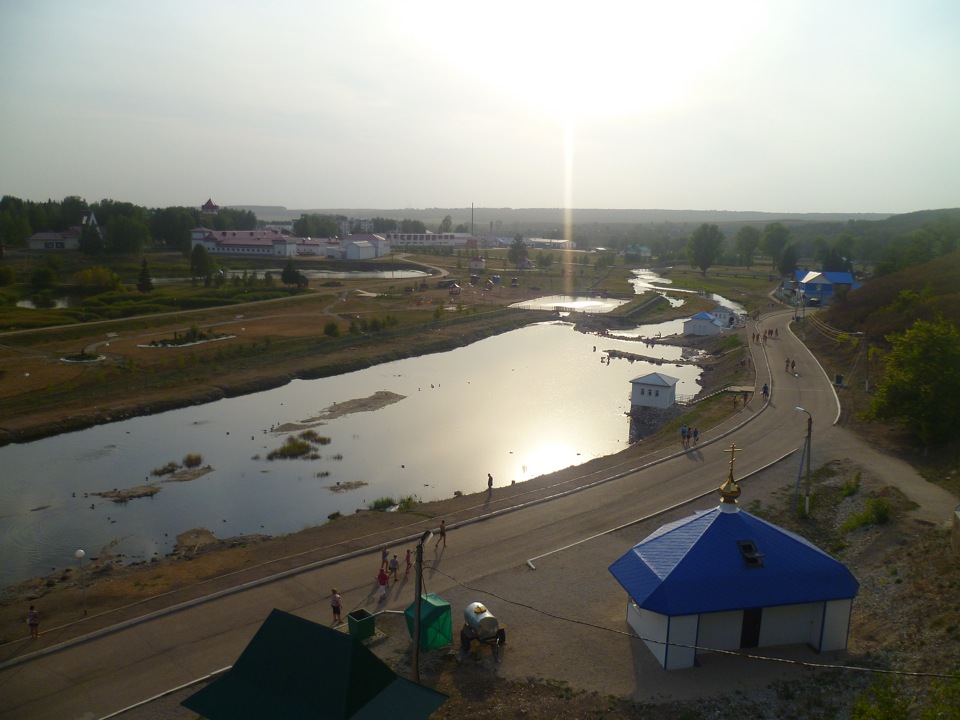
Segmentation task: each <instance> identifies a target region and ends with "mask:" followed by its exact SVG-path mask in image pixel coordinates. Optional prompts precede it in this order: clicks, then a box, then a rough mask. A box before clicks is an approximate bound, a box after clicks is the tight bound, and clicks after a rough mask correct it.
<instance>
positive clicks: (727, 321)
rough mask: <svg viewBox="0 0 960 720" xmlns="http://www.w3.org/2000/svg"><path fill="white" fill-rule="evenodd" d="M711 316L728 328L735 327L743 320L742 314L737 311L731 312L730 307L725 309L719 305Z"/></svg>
mask: <svg viewBox="0 0 960 720" xmlns="http://www.w3.org/2000/svg"><path fill="white" fill-rule="evenodd" d="M710 314H711V315H713V317H715V318H716V319H717V320H719V321H720V322H721V323H722V324H723V325H725V326H726V327H733V326H734V325H736V324H737V323H739V322H740V320H741V318H740V313H738V312H737V311H736V310H731V309H730V308H728V307H724V306H723V305H717V306H716V307H715V308H714V309H713V310H711V311H710Z"/></svg>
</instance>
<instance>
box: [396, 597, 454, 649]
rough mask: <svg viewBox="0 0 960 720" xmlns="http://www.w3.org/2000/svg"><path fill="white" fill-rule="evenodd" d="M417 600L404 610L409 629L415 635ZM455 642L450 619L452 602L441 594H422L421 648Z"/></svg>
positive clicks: (432, 647)
mask: <svg viewBox="0 0 960 720" xmlns="http://www.w3.org/2000/svg"><path fill="white" fill-rule="evenodd" d="M416 606H417V601H416V600H414V601H413V603H411V605H410V607H408V608H407V609H406V610H405V611H404V613H403V614H404V615H405V616H406V618H407V629H408V630H409V631H410V637H411V638H412V637H413V621H414V619H415V618H416ZM452 642H453V624H452V622H451V620H450V603H448V602H447V601H446V600H444V599H443V598H442V597H440V596H439V595H436V594H434V593H430V594H429V595H421V596H420V649H421V650H433V649H434V648H438V647H443V646H444V645H449V644H450V643H452Z"/></svg>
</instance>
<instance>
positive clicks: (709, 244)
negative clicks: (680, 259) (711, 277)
mask: <svg viewBox="0 0 960 720" xmlns="http://www.w3.org/2000/svg"><path fill="white" fill-rule="evenodd" d="M722 253H723V233H722V232H720V228H718V227H717V226H716V225H708V224H707V223H703V224H702V225H701V226H700V227H698V228H697V229H696V230H694V231H693V234H692V235H691V236H690V239H689V240H688V241H687V257H689V258H690V262H691V263H692V264H693V266H694V267H698V268H700V272H701V273H702V274H703V275H706V274H707V268H709V267H710V266H711V265H713V264H714V263H715V262H716V261H717V258H719V257H720V255H721V254H722Z"/></svg>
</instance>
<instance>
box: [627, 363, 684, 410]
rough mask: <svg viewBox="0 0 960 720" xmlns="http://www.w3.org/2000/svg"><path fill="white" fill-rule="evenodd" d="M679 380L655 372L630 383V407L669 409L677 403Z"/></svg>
mask: <svg viewBox="0 0 960 720" xmlns="http://www.w3.org/2000/svg"><path fill="white" fill-rule="evenodd" d="M678 382H680V381H679V379H678V378H675V377H670V376H669V375H663V374H662V373H658V372H653V373H650V374H649V375H641V376H640V377H635V378H634V379H633V380H631V381H630V387H631V391H630V407H631V410H632V409H633V408H636V407H655V408H668V407H672V406H673V405H674V404H675V403H676V402H677V383H678Z"/></svg>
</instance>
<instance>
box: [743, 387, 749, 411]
mask: <svg viewBox="0 0 960 720" xmlns="http://www.w3.org/2000/svg"><path fill="white" fill-rule="evenodd" d="M749 399H750V393H748V392H747V391H746V390H744V391H743V406H744V407H746V406H747V400H749Z"/></svg>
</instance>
